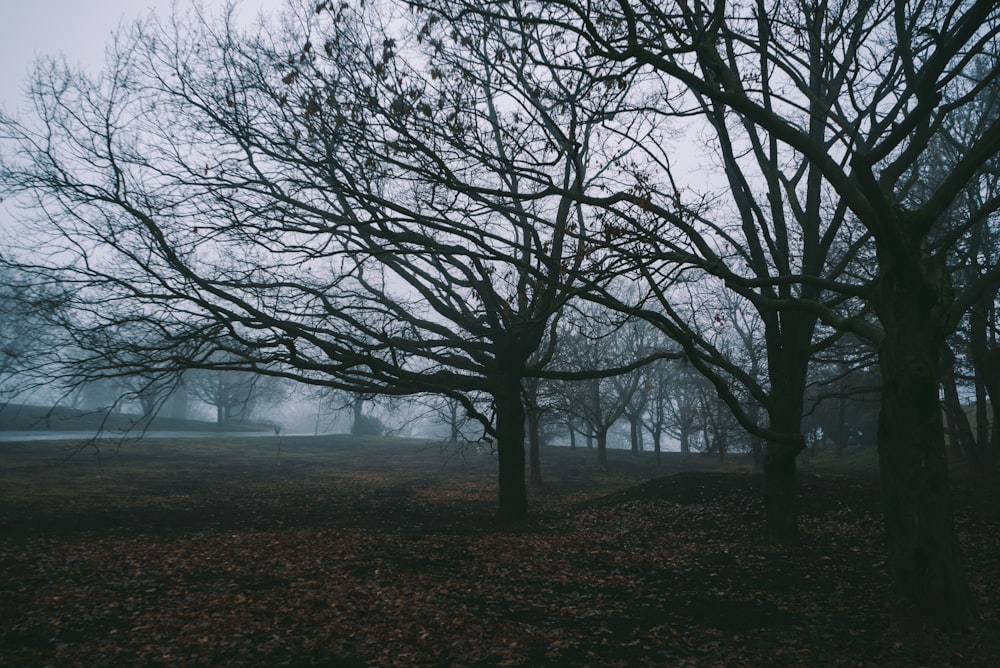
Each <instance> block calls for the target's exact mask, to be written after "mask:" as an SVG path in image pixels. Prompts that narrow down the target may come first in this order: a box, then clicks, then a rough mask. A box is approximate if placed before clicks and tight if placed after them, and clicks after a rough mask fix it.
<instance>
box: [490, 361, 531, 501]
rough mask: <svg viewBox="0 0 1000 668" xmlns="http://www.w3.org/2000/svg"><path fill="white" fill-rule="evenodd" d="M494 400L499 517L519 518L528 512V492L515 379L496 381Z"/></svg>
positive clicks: (519, 389)
mask: <svg viewBox="0 0 1000 668" xmlns="http://www.w3.org/2000/svg"><path fill="white" fill-rule="evenodd" d="M493 398H494V401H495V402H496V431H497V459H498V478H499V481H498V489H499V497H500V498H499V501H500V508H499V513H500V517H501V518H502V519H505V520H521V519H524V518H525V517H527V515H528V492H527V487H526V485H525V480H524V468H525V466H524V405H523V404H522V403H521V388H520V383H519V380H518V379H515V380H514V381H513V382H511V381H509V380H507V381H506V382H505V381H503V380H501V381H498V382H497V384H496V386H495V389H494V394H493Z"/></svg>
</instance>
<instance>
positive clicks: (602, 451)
mask: <svg viewBox="0 0 1000 668" xmlns="http://www.w3.org/2000/svg"><path fill="white" fill-rule="evenodd" d="M596 435H597V463H598V464H599V465H600V467H601V469H603V470H605V471H607V470H608V430H607V429H598V430H597V434H596Z"/></svg>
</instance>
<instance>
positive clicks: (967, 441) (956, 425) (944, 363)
mask: <svg viewBox="0 0 1000 668" xmlns="http://www.w3.org/2000/svg"><path fill="white" fill-rule="evenodd" d="M941 352H942V360H941V387H942V388H943V390H944V410H945V416H946V417H947V420H948V432H949V434H950V435H951V439H952V450H953V451H954V452H956V453H959V454H961V455H962V456H965V455H968V454H970V453H971V452H972V450H973V449H974V448H975V447H976V445H975V443H976V437H975V436H973V434H972V426H971V425H970V424H969V418H968V416H966V414H965V410H964V409H963V408H962V402H961V400H960V399H959V396H958V385H957V384H956V383H955V354H954V353H952V351H951V348H950V347H949V346H947V345H945V346H944V348H943V349H942V351H941Z"/></svg>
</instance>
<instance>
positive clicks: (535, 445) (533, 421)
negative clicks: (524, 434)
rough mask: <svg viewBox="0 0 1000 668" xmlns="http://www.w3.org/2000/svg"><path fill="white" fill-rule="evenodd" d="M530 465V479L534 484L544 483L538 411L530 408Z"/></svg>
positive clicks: (537, 485) (536, 485)
mask: <svg viewBox="0 0 1000 668" xmlns="http://www.w3.org/2000/svg"><path fill="white" fill-rule="evenodd" d="M527 413H528V459H529V462H530V465H529V467H528V471H529V480H530V482H531V485H532V486H535V487H539V486H541V484H542V456H541V437H540V435H539V428H538V411H534V410H528V411H527Z"/></svg>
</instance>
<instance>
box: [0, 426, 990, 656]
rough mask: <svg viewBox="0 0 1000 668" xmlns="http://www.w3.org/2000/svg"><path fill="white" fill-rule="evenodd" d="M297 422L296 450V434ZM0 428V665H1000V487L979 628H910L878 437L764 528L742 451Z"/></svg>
mask: <svg viewBox="0 0 1000 668" xmlns="http://www.w3.org/2000/svg"><path fill="white" fill-rule="evenodd" d="M279 443H280V449H279ZM67 454H69V450H67V446H66V445H65V444H60V443H53V442H33V443H4V444H0V532H2V533H0V536H2V537H0V665H14V666H20V665H32V666H44V665H52V666H72V665H80V666H99V665H108V666H111V665H122V664H134V665H241V666H244V665H259V666H273V665H338V666H341V665H346V666H350V665H421V666H439V665H456V666H459V665H469V666H474V665H475V666H480V665H481V666H487V665H522V666H529V665H531V666H538V665H557V666H558V665H564V666H581V665H601V666H613V665H622V666H634V665H639V666H641V665H649V666H679V665H693V666H716V665H751V666H753V665H789V666H793V665H794V666H798V665H801V666H817V665H843V666H858V665H863V666H868V665H870V666H884V665H898V666H911V665H927V666H935V665H972V666H975V665H979V666H991V665H995V664H996V659H997V657H998V656H1000V615H998V600H1000V599H998V595H997V584H996V583H997V582H1000V494H998V489H997V482H996V481H995V480H992V481H990V480H982V479H979V478H967V477H965V476H963V477H961V479H959V480H956V482H955V488H956V493H955V502H956V514H957V519H958V524H959V529H960V531H961V533H962V542H963V547H964V549H965V561H966V567H967V570H968V572H969V576H970V582H971V585H972V587H973V589H974V592H975V594H976V597H977V601H978V603H979V607H980V613H981V615H982V623H981V625H980V627H978V628H976V629H971V630H967V631H962V632H955V633H951V634H941V633H935V634H927V633H922V632H921V630H919V629H917V630H914V629H903V628H898V627H897V626H894V625H893V623H892V619H891V616H890V607H889V603H890V602H889V600H888V595H889V594H888V590H887V584H888V578H887V576H886V575H885V573H884V572H883V564H884V556H883V551H882V542H881V537H880V528H881V525H880V517H879V510H878V488H877V479H876V477H875V475H874V471H873V469H872V463H873V461H874V459H873V458H872V456H871V455H870V454H866V453H848V454H849V456H850V457H851V459H849V460H844V459H840V460H838V459H836V458H833V457H832V456H831V455H830V454H829V453H825V452H824V453H815V455H814V456H811V457H809V458H808V461H804V462H803V466H802V469H803V473H802V475H801V489H800V498H801V502H802V511H801V526H802V536H801V539H800V540H798V541H797V542H795V543H792V544H774V543H771V542H769V541H766V540H763V539H762V538H761V537H760V535H759V532H758V530H757V528H758V527H759V525H760V521H761V514H762V513H761V508H760V504H759V501H758V489H759V485H760V479H759V477H757V476H755V475H754V474H752V472H750V466H749V463H748V462H747V461H746V460H745V459H744V458H741V457H730V458H729V459H728V460H727V461H726V462H724V463H719V462H717V461H716V460H715V459H714V458H707V457H702V456H699V455H692V456H688V457H685V456H682V455H678V454H670V455H665V456H664V459H663V463H662V465H661V466H657V465H656V462H655V459H654V458H653V455H652V454H651V453H643V454H642V455H641V456H639V457H633V456H631V455H630V454H628V453H625V452H617V451H612V452H611V453H610V455H611V457H610V466H609V471H607V472H604V471H601V470H600V469H598V467H597V466H596V455H595V454H594V453H593V452H592V451H587V450H586V449H579V450H576V451H571V450H569V449H567V448H546V449H544V451H543V466H544V476H545V484H544V485H543V486H542V487H541V488H538V489H532V490H531V491H530V499H529V503H530V506H531V508H532V514H531V517H530V519H529V520H528V521H527V522H524V523H520V524H504V523H500V522H498V521H497V520H496V518H495V503H496V500H495V497H496V487H495V486H496V481H495V466H496V463H495V459H494V458H493V457H492V456H490V455H485V454H478V453H475V452H473V451H469V452H466V453H464V454H462V453H455V452H450V451H448V450H446V449H442V448H441V447H440V446H439V445H437V444H435V443H432V442H427V441H404V440H389V439H355V438H351V437H337V436H333V437H329V436H328V437H283V438H281V439H278V438H274V437H250V438H217V439H169V440H167V439H156V440H152V439H150V440H145V441H132V442H125V443H123V444H120V445H116V444H114V443H105V444H103V445H102V447H101V449H100V453H99V454H98V453H97V452H96V451H95V450H93V449H91V448H87V449H84V450H82V451H80V452H78V453H76V454H75V455H74V456H72V457H70V458H67Z"/></svg>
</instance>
